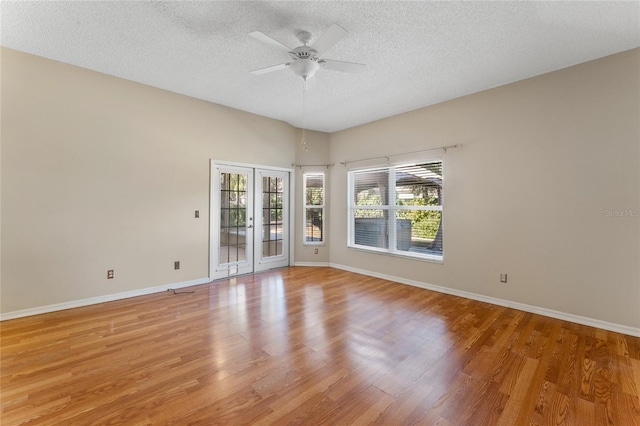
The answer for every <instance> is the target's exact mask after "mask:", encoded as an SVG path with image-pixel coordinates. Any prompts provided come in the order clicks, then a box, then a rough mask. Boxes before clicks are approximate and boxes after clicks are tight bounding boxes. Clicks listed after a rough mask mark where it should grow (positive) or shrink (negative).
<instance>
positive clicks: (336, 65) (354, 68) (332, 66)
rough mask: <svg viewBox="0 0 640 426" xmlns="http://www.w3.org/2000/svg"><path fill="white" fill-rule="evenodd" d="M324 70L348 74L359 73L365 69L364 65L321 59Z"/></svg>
mask: <svg viewBox="0 0 640 426" xmlns="http://www.w3.org/2000/svg"><path fill="white" fill-rule="evenodd" d="M323 60H324V69H327V70H333V71H342V72H350V73H354V74H357V73H361V72H362V71H364V69H365V68H366V65H365V64H358V63H355V62H345V61H336V60H334V59H323Z"/></svg>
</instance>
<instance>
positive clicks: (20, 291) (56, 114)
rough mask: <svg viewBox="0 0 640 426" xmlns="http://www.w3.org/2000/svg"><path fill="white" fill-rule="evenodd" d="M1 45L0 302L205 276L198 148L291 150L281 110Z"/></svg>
mask: <svg viewBox="0 0 640 426" xmlns="http://www.w3.org/2000/svg"><path fill="white" fill-rule="evenodd" d="M1 55H2V93H1V96H2V133H1V138H2V304H1V311H2V312H3V313H6V312H12V311H16V310H21V309H27V308H34V307H41V306H46V305H52V304H56V303H62V302H68V301H73V300H81V299H86V298H90V297H97V296H102V295H108V294H114V293H120V292H125V291H133V290H137V289H143V288H147V287H153V286H159V285H164V284H171V283H178V282H184V281H190V280H195V279H201V278H205V277H207V276H208V259H207V256H208V235H209V234H208V233H209V231H208V212H209V159H210V158H214V159H217V160H226V161H237V162H244V163H253V164H262V165H269V166H277V167H291V163H293V162H295V150H294V147H293V144H295V143H296V130H295V128H293V127H291V126H289V125H288V124H286V123H283V122H280V121H275V120H271V119H267V118H263V117H260V116H256V115H253V114H249V113H245V112H241V111H237V110H234V109H230V108H226V107H222V106H219V105H214V104H211V103H207V102H203V101H199V100H195V99H192V98H189V97H186V96H181V95H178V94H175V93H171V92H167V91H163V90H159V89H155V88H151V87H148V86H144V85H141V84H137V83H133V82H129V81H126V80H122V79H118V78H114V77H110V76H106V75H103V74H99V73H96V72H92V71H88V70H85V69H81V68H78V67H74V66H70V65H66V64H62V63H59V62H54V61H50V60H46V59H43V58H39V57H35V56H31V55H27V54H23V53H20V52H16V51H12V50H8V49H2V50H1ZM265 147H268V149H264V148H265ZM194 210H200V212H201V218H200V219H195V218H194ZM176 260H179V261H180V262H181V269H180V270H178V271H175V270H174V269H173V262H174V261H176ZM107 269H115V276H116V278H115V279H113V280H107V279H106V271H107Z"/></svg>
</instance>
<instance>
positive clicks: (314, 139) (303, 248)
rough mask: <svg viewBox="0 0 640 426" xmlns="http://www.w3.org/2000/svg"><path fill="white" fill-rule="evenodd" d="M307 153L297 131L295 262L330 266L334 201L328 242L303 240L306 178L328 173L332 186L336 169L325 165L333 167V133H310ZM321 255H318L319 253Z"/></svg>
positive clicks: (326, 225) (328, 224)
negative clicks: (330, 144)
mask: <svg viewBox="0 0 640 426" xmlns="http://www.w3.org/2000/svg"><path fill="white" fill-rule="evenodd" d="M306 134H307V136H306V140H307V150H306V151H305V150H304V149H303V145H302V142H301V141H302V130H300V129H298V131H297V137H296V139H297V144H296V159H297V160H296V164H297V165H298V166H297V167H296V168H295V190H296V195H295V203H296V206H295V207H296V220H295V225H294V226H295V230H296V235H297V237H296V239H295V245H294V249H295V262H296V263H308V262H315V263H329V254H330V249H331V245H330V243H331V241H330V239H329V238H328V236H329V229H330V225H331V221H330V220H329V218H328V217H327V216H326V215H328V213H329V206H330V204H331V203H330V200H326V201H325V218H324V222H325V223H324V226H325V228H324V231H325V242H324V244H322V245H305V244H304V240H303V238H304V237H303V235H304V234H303V230H304V219H305V218H304V205H303V203H304V196H303V192H302V191H303V181H302V175H303V174H304V173H306V172H324V173H325V186H327V187H328V185H329V182H330V179H329V176H330V175H331V169H332V167H323V166H322V165H327V164H330V156H329V136H330V135H329V134H328V133H322V132H314V131H307V132H306ZM325 194H326V195H327V196H329V192H328V191H325ZM316 249H317V250H318V253H315V250H316Z"/></svg>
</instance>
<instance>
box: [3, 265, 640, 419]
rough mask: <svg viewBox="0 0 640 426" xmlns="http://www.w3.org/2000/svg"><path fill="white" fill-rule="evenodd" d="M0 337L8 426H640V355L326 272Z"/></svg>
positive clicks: (532, 322)
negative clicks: (326, 425) (319, 425)
mask: <svg viewBox="0 0 640 426" xmlns="http://www.w3.org/2000/svg"><path fill="white" fill-rule="evenodd" d="M184 290H195V292H194V293H191V294H170V293H169V292H166V293H158V294H153V295H149V296H142V297H136V298H131V299H127V300H121V301H116V302H111V303H104V304H100V305H94V306H89V307H83V308H77V309H72V310H67V311H61V312H55V313H50V314H44V315H38V316H33V317H29V318H22V319H15V320H10V321H5V322H3V323H2V330H1V333H2V359H1V360H2V365H1V368H2V382H1V385H2V390H1V398H2V417H1V420H2V421H1V423H2V425H3V426H9V425H18V424H28V425H106V424H109V425H116V424H125V425H147V424H152V425H163V424H171V423H173V424H179V425H188V424H200V425H217V424H223V425H242V424H251V425H261V424H277V425H286V424H301V425H318V424H330V425H346V424H380V425H410V424H423V425H436V424H438V425H464V424H469V425H493V424H496V425H530V424H531V425H579V426H587V425H609V424H615V425H624V426H628V425H638V424H640V402H639V398H638V396H639V388H640V384H639V383H640V339H638V338H634V337H630V336H625V335H621V334H617V333H612V332H608V331H604V330H598V329H594V328H590V327H586V326H581V325H576V324H573V323H568V322H563V321H559V320H555V319H550V318H546V317H542V316H538V315H533V314H529V313H525V312H521V311H516V310H512V309H507V308H502V307H498V306H493V305H489V304H485V303H481V302H475V301H471V300H467V299H463V298H459V297H453V296H449V295H444V294H439V293H434V292H431V291H427V290H423V289H419V288H414V287H410V286H405V285H400V284H395V283H392V282H389V281H385V280H381V279H377V278H371V277H366V276H362V275H358V274H353V273H350V272H345V271H341V270H337V269H330V268H303V267H297V268H286V269H281V270H277V271H270V272H267V273H261V274H258V275H255V276H244V277H238V278H236V279H231V280H225V281H219V282H214V283H212V284H206V285H201V286H196V287H192V288H190V289H182V290H180V291H184Z"/></svg>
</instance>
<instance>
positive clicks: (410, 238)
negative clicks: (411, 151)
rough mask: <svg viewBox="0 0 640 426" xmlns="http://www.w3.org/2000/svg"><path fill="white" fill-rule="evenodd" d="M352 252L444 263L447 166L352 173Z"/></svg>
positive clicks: (424, 165)
mask: <svg viewBox="0 0 640 426" xmlns="http://www.w3.org/2000/svg"><path fill="white" fill-rule="evenodd" d="M348 194H349V200H348V201H349V209H348V215H349V217H348V223H349V237H348V245H349V247H353V248H358V249H363V250H370V251H375V252H382V253H390V254H394V255H400V256H408V257H416V258H424V259H429V260H436V261H441V260H442V259H443V247H442V161H440V160H438V161H428V162H421V163H416V164H408V165H403V166H387V167H378V168H373V169H368V170H358V171H351V172H349V173H348Z"/></svg>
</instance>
